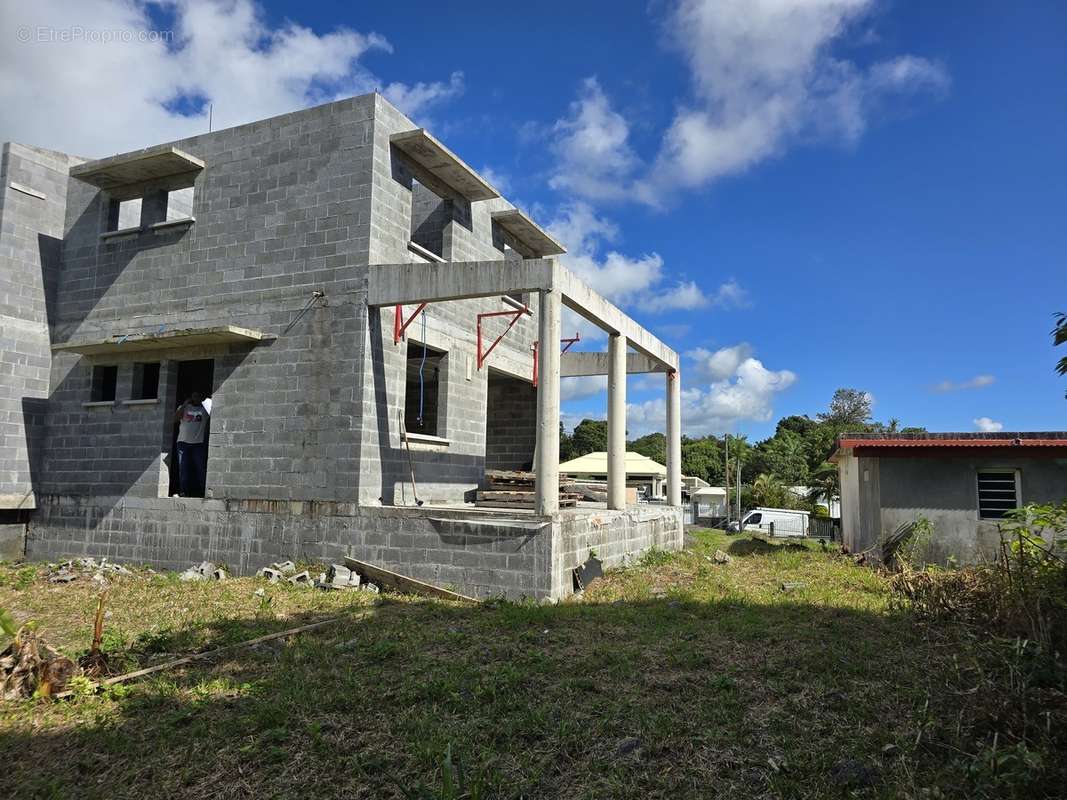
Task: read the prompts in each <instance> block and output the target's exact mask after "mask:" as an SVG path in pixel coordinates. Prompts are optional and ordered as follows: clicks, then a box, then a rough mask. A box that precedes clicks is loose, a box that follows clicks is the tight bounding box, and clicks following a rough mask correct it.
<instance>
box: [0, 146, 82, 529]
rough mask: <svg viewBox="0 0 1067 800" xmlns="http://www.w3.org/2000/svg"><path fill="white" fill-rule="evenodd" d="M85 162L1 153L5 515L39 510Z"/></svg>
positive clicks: (14, 149)
mask: <svg viewBox="0 0 1067 800" xmlns="http://www.w3.org/2000/svg"><path fill="white" fill-rule="evenodd" d="M79 161H80V159H77V158H72V157H70V156H67V155H65V154H63V153H56V152H53V151H50V150H43V149H40V148H36V147H27V146H25V145H20V144H14V143H8V144H5V145H4V146H3V150H2V151H0V509H29V508H33V507H34V506H35V504H36V501H35V497H34V491H35V486H34V478H36V477H39V473H40V469H41V458H42V449H43V438H44V431H45V407H46V403H47V400H48V392H49V372H50V368H51V350H50V344H51V342H50V336H49V327H48V326H49V317H50V314H51V313H52V311H53V306H54V302H55V289H56V283H57V279H58V276H59V270H60V266H61V256H62V240H63V226H64V214H65V209H66V197H67V182H68V180H69V179H68V177H67V171H68V169H69V168H70V166H71V165H72V164H76V163H78V162H79Z"/></svg>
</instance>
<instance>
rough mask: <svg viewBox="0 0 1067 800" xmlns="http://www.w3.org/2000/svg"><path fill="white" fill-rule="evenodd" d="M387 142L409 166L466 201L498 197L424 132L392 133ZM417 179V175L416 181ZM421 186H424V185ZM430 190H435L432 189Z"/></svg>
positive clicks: (493, 190)
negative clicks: (404, 158) (425, 173)
mask: <svg viewBox="0 0 1067 800" xmlns="http://www.w3.org/2000/svg"><path fill="white" fill-rule="evenodd" d="M389 142H390V143H391V144H392V145H393V146H394V147H395V148H396V149H397V150H399V151H400V152H401V153H403V154H404V155H405V156H406V157H407V158H408V159H409V160H410V161H411V162H412V163H414V164H415V165H417V166H418V167H421V168H422V169H424V170H425V171H426V172H427V173H429V174H430V176H432V178H433V179H435V180H437V181H439V182H440V183H442V184H444V185H445V186H447V187H449V188H450V189H452V191H454V192H456V193H457V194H459V195H460V196H461V197H465V198H466V199H467V200H470V201H472V202H473V201H475V200H491V199H492V198H494V197H500V193H499V192H498V191H497V190H496V189H494V188H493V187H492V186H491V185H490V184H489V183H488V182H486V180H485V179H484V178H482V176H481V175H479V174H478V173H477V172H475V171H474V170H473V169H471V168H470V167H469V166H467V164H466V163H464V161H463V160H462V159H461V158H460V157H459V156H457V155H456V154H455V153H453V152H452V151H451V150H449V149H448V148H447V147H445V146H444V145H443V144H441V142H439V141H438V140H437V139H435V138H434V137H433V136H431V135H430V134H429V133H428V132H427V131H426V129H425V128H417V129H416V130H413V131H404V132H402V133H394V134H393V135H392V136H390V137H389ZM418 177H419V176H418V175H416V178H418ZM422 182H424V183H425V181H422ZM427 185H429V184H427ZM429 187H430V188H431V189H435V187H434V186H432V185H429Z"/></svg>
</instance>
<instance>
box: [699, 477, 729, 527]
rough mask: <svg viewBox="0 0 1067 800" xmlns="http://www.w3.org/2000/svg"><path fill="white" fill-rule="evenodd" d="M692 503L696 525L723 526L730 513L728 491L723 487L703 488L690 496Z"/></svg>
mask: <svg viewBox="0 0 1067 800" xmlns="http://www.w3.org/2000/svg"><path fill="white" fill-rule="evenodd" d="M690 502H691V503H692V508H693V522H694V523H703V524H707V525H712V524H715V525H717V524H721V523H722V522H723V521H725V520H726V517H727V516H728V514H729V513H730V509H729V508H728V507H727V506H728V503H727V498H726V489H725V487H722V486H707V485H705V486H702V487H700V488H699V489H697V490H696V491H694V492H693V493H692V494H691V495H690Z"/></svg>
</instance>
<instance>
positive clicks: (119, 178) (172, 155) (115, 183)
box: [70, 145, 205, 189]
mask: <svg viewBox="0 0 1067 800" xmlns="http://www.w3.org/2000/svg"><path fill="white" fill-rule="evenodd" d="M204 166H205V164H204V161H203V160H202V159H199V158H197V157H196V156H193V155H190V154H189V153H186V152H185V151H183V150H179V149H178V148H177V147H173V146H171V145H163V146H160V147H150V148H147V149H145V150H137V151H135V152H132V153H122V154H120V155H117V156H111V157H109V158H101V159H99V160H97V161H88V162H86V163H84V164H78V165H77V166H74V167H71V168H70V176H71V177H72V178H78V179H79V180H83V181H85V182H86V183H91V184H92V185H93V186H97V187H99V188H101V189H114V188H116V187H119V186H125V185H127V184H131V183H142V182H144V181H150V180H154V179H156V178H165V177H168V176H170V175H177V174H180V173H183V172H195V171H197V170H202V169H203V168H204Z"/></svg>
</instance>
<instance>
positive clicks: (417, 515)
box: [0, 94, 681, 597]
mask: <svg viewBox="0 0 1067 800" xmlns="http://www.w3.org/2000/svg"><path fill="white" fill-rule="evenodd" d="M0 175H2V182H0V288H2V294H0V300H2V301H3V305H2V306H0V314H2V315H3V316H2V319H3V323H4V326H3V327H4V331H3V336H2V351H0V355H2V361H0V370H2V374H3V376H4V388H3V392H2V393H0V415H2V420H3V422H4V425H3V426H2V428H0V437H2V439H0V446H2V451H0V476H2V480H3V484H2V486H0V509H3V511H0V514H3V515H4V520H3V521H4V522H5V523H7V524H6V525H4V527H3V530H5V531H7V530H11V531H16V532H17V531H18V530H19V529H20V528H19V526H22V528H21V530H22V534H17V533H8V534H5V537H6V538H7V540H8V544H9V548H10V547H11V544H10V543H11V539H12V536H14V535H24V536H25V551H26V553H27V555H28V556H29V557H31V558H56V557H60V556H66V555H80V554H93V555H96V556H105V555H106V556H108V557H110V558H113V559H119V560H130V561H137V562H146V563H153V564H157V565H161V566H165V567H185V566H187V565H188V564H189V563H191V562H194V561H197V560H199V559H201V558H208V559H211V560H214V561H218V562H224V563H226V564H228V565H229V566H230V568H231V569H232V570H234V571H235V572H237V573H243V572H248V571H250V570H254V569H256V568H258V567H260V566H263V565H265V564H267V563H269V562H271V561H274V560H276V559H278V558H282V557H285V558H290V557H292V558H306V559H316V560H318V559H331V558H338V557H340V556H342V555H353V556H355V557H357V558H361V559H364V560H368V561H374V562H376V563H380V564H382V565H383V566H386V567H390V568H394V569H397V570H398V571H401V572H405V573H407V574H411V575H412V576H414V577H418V578H421V579H425V580H430V581H433V582H436V583H439V584H442V585H450V586H454V587H457V588H459V589H461V590H464V591H467V592H470V593H476V594H480V595H487V594H509V595H516V594H527V595H533V596H553V597H558V596H560V595H562V594H565V593H566V592H567V591H568V590H569V573H568V570H569V569H570V567H572V566H574V565H575V564H577V563H578V562H580V561H581V560H584V555H583V556H582V558H577V556H578V555H581V553H580V552H579V551H580V550H581V549H582V548H583V547H585V546H586V545H587V542H589V541H592V539H595V538H597V537H598V536H599V537H600V538H602V539H604V541H602V542H598V543H596V544H595V545H589V546H595V547H596V549H597V552H598V554H601V553H605V552H606V553H614V556H615V557H617V558H618V559H622V558H624V557H625V556H626V554H628V553H632V552H636V551H639V550H641V549H644V548H645V547H648V546H652V545H656V546H661V547H676V546H679V545H680V542H681V524H680V519H681V516H680V511H679V510H678V508H677V506H678V505H679V504H680V499H679V500H677V501H676V502H675V503H674V505H673V506H670V507H664V508H663V509H660V510H658V511H657V512H653V511H650V510H648V509H643V510H640V511H638V510H636V509H626V508H624V507H620V506H619V504H617V503H615V504H610V503H609V505H611V506H612V507H611V508H605V509H603V510H602V511H601V512H599V516H598V515H597V514H590V513H578V511H575V510H570V511H568V510H564V511H562V512H561V511H560V509H559V508H558V502H557V501H556V494H555V492H552V491H549V487H550V486H551V485H552V483H553V481H554V480H558V479H554V475H555V474H556V470H557V469H558V439H557V438H556V437H555V433H556V431H557V430H558V417H559V391H558V382H559V377H560V375H561V374H562V375H571V374H573V375H582V374H608V375H609V382H611V381H612V380H614V384H613V385H615V387H616V388H615V389H614V390H613V395H612V399H613V400H614V401H615V403H616V406H617V405H618V402H619V400H620V397H621V400H622V403H623V406H622V407H623V414H624V413H625V374H626V372H627V371H631V372H634V371H641V372H660V373H662V374H663V375H664V376H665V384H664V386H665V392H667V396H668V400H670V398H672V397H673V398H674V407H675V416H674V417H672V419H673V425H674V431H675V436H674V438H675V439H677V438H678V434H677V432H678V430H679V426H678V421H677V417H676V406H677V392H678V384H679V379H678V359H677V355H676V354H675V353H673V351H671V350H670V349H668V348H666V347H665V346H664V345H662V343H660V342H659V341H658V340H657V339H656V338H655V337H654V336H652V334H650V333H649V332H648V331H645V330H644V329H642V328H641V327H640V326H638V325H637V324H636V323H634V322H633V321H632V320H630V319H629V318H628V317H626V316H625V315H624V314H623V313H622V312H621V311H619V310H618V309H617V308H615V307H614V306H612V305H611V304H610V303H607V302H606V301H604V300H603V299H602V298H600V297H599V296H597V295H596V294H595V292H593V291H592V290H591V289H589V287H587V286H585V285H584V284H582V283H581V282H580V281H579V280H578V279H577V278H575V277H574V276H573V275H572V274H571V273H570V272H569V271H568V270H566V267H565V265H564V264H562V263H560V261H559V260H558V259H559V256H562V255H563V253H564V250H563V248H562V247H561V246H560V245H559V244H558V243H557V242H555V241H554V240H553V239H552V237H551V236H549V235H548V234H547V233H545V232H544V231H543V230H541V229H540V228H539V227H538V226H537V225H536V224H535V223H534V222H533V221H532V220H530V219H529V218H528V217H527V216H526V215H524V214H522V213H521V212H519V211H518V210H516V209H515V208H514V207H513V206H512V205H511V204H510V203H508V202H507V201H506V200H505V199H504V198H502V197H500V196H499V194H498V193H497V192H496V190H495V189H494V188H493V187H492V186H491V185H489V184H488V183H487V182H486V181H485V180H484V179H482V178H481V177H480V176H479V175H478V174H477V173H475V172H474V171H473V170H471V169H470V168H469V167H467V165H466V164H464V163H463V162H462V161H461V160H460V159H459V158H458V157H457V156H455V155H454V154H453V153H451V151H449V150H448V149H447V148H446V147H445V146H444V145H442V144H441V143H440V142H438V141H437V140H436V139H434V137H432V136H431V135H430V134H428V133H427V132H426V131H424V130H422V129H419V128H417V126H415V125H414V123H412V122H411V121H410V120H409V119H407V118H406V117H405V116H404V115H403V114H401V113H400V112H399V111H398V110H397V109H396V108H394V107H393V106H392V105H390V104H389V103H388V102H387V101H385V100H384V99H383V98H382V97H381V96H380V95H378V94H371V95H365V96H361V97H355V98H351V99H348V100H342V101H339V102H336V103H331V104H328V105H325V106H320V107H317V108H312V109H307V110H304V111H299V112H294V113H292V114H287V115H284V116H280V117H275V118H272V119H268V120H263V121H261V122H256V123H252V124H249V125H244V126H241V127H237V128H232V129H228V130H222V131H217V132H213V133H207V134H204V135H201V136H197V137H193V138H190V139H185V140H182V141H179V142H174V143H171V144H166V145H160V146H158V147H152V148H149V149H147V150H144V151H138V152H135V153H127V154H122V155H118V156H114V157H111V158H105V159H100V160H95V161H88V160H85V159H82V158H76V157H73V156H68V155H65V154H61V153H54V152H49V151H44V150H41V149H38V148H32V147H26V146H23V145H18V144H7V145H5V146H4V150H3V161H2V164H0ZM563 305H566V306H567V307H570V308H572V309H574V310H575V311H577V312H578V313H580V314H582V315H583V316H585V317H586V318H587V319H589V320H591V321H593V322H594V323H595V324H599V325H601V327H604V328H605V329H606V330H607V331H608V333H609V341H610V342H611V348H610V351H609V353H608V354H597V353H567V354H565V355H564V356H561V355H560V353H559V348H557V347H547V348H540V349H539V351H538V353H537V355H536V358H537V361H538V364H537V369H538V380H537V382H536V385H535V381H534V374H535V349H534V348H535V342H537V341H556V340H559V339H560V331H559V326H560V313H561V311H560V310H561V307H562V306H563ZM619 370H622V372H621V380H620V379H619V378H620V374H619ZM619 383H621V385H622V388H621V389H620V388H618V384H619ZM194 391H196V392H200V393H201V394H203V395H204V396H205V397H210V398H211V399H212V403H213V405H212V411H211V419H210V426H209V432H208V438H207V441H208V460H207V483H206V492H205V496H204V497H196V498H194V497H178V496H176V495H177V494H178V490H179V488H180V487H179V486H178V484H177V479H176V470H175V464H174V439H175V426H174V420H173V415H174V410H175V408H176V406H177V405H178V404H179V403H180V402H182V400H184V399H185V398H186V397H188V396H189V394H190V393H191V392H194ZM668 405H669V406H670V405H671V403H670V402H669V403H668ZM615 427H616V428H619V429H621V430H622V431H623V433H624V431H625V422H624V420H621V421H620V420H618V418H617V417H616V426H615ZM545 430H551V431H552V435H546V436H545V437H543V438H544V440H543V441H542V440H541V437H540V436H539V431H545ZM617 435H618V434H617ZM679 462H680V458H679V457H678V454H677V453H675V456H674V461H673V468H674V469H675V471H676V472H677V466H678V463H679ZM494 468H496V469H531V468H536V470H537V474H538V493H537V507H536V509H535V510H534V512H533V513H532V514H528V515H525V516H524V515H513V516H515V518H514V519H504V518H503V516H502V515H500V514H496V515H490V514H487V513H486V514H483V513H473V512H472V510H471V508H470V507H469V506H467V505H465V504H464V501H465V500H466V499H469V498H470V496H471V494H472V492H473V491H474V490H475V489H476V488H477V487H478V486H479V484H480V483H481V482H482V480H483V476H484V473H485V470H486V469H494ZM616 483H620V481H618V480H616ZM621 483H622V484H623V485H624V483H625V474H623V476H622V480H621ZM676 483H677V481H676ZM417 503H421V505H418V504H417ZM591 520H593V521H591ZM594 521H595V524H594ZM591 531H592V533H590V532H591ZM575 559H577V560H575ZM571 561H574V564H572V563H571Z"/></svg>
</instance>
